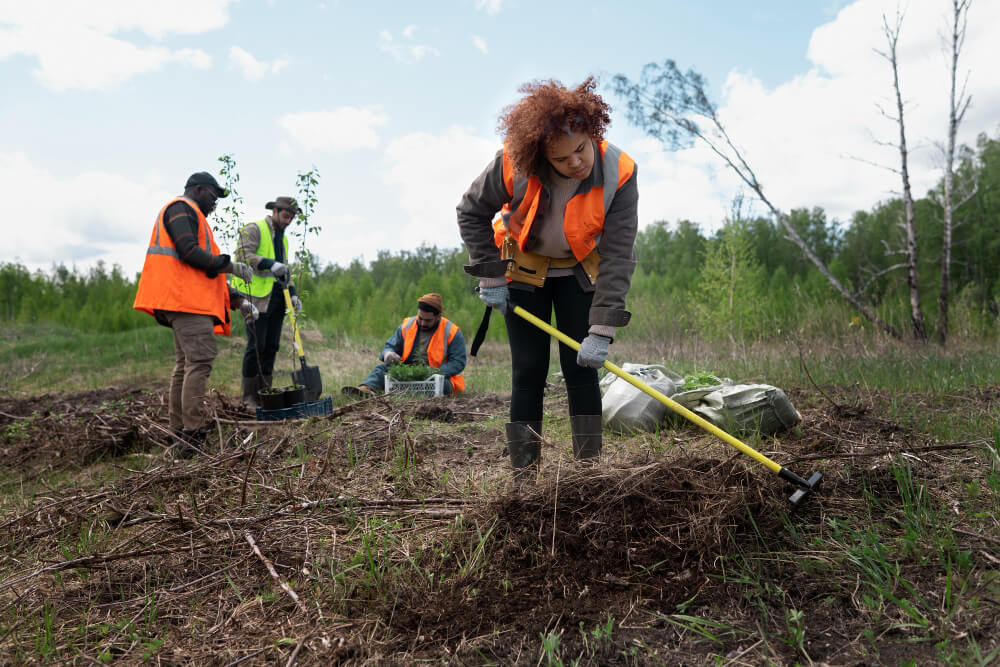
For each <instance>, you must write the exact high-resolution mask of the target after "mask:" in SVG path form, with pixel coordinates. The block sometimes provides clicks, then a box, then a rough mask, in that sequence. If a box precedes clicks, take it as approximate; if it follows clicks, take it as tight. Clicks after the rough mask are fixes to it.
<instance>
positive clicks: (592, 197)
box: [493, 141, 635, 261]
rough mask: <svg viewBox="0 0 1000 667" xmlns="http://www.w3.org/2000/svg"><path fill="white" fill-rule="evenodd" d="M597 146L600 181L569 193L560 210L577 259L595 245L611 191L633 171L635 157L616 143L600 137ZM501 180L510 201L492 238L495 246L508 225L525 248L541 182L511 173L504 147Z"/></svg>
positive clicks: (499, 242)
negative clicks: (602, 179) (564, 207)
mask: <svg viewBox="0 0 1000 667" xmlns="http://www.w3.org/2000/svg"><path fill="white" fill-rule="evenodd" d="M598 150H599V153H600V158H601V165H600V167H599V166H598V164H597V160H595V161H594V168H595V169H598V168H600V169H601V170H602V172H603V175H604V184H603V185H597V186H594V187H592V188H590V190H588V191H587V192H582V193H578V194H575V195H573V197H572V198H571V199H570V200H569V201H568V202H566V211H565V213H564V214H563V232H564V233H565V234H566V240H567V241H568V242H569V247H570V250H572V251H573V256H574V257H576V259H577V261H580V260H582V259H583V258H584V257H586V256H587V255H589V254H590V251H591V250H593V249H594V246H596V245H597V241H598V240H599V239H600V238H601V232H603V231H604V216H605V215H606V214H607V212H608V209H610V208H611V202H612V201H613V200H614V198H615V193H616V192H617V191H618V189H619V188H620V187H621V186H623V185H624V184H625V182H626V181H627V180H628V179H629V178H631V177H632V174H633V173H634V172H635V161H634V160H632V158H631V157H629V155H628V153H626V152H625V151H623V150H622V149H620V148H618V147H617V146H615V145H613V144H609V143H608V142H607V141H602V142H601V143H600V144H598ZM503 182H504V185H505V186H506V188H507V194H508V195H510V196H511V201H510V202H509V203H507V204H504V206H503V209H501V215H500V217H499V218H497V220H496V221H495V222H494V224H493V240H494V241H495V242H496V244H497V247H498V248H499V247H500V246H501V245H502V244H503V239H504V236H506V233H507V231H508V227H509V231H510V234H511V236H513V237H514V240H516V241H517V245H518V247H519V248H520V249H521V250H525V247H524V244H525V243H526V242H527V240H528V237H529V235H530V233H531V224H532V223H533V222H534V220H535V216H536V215H537V213H538V205H539V199H540V197H541V194H542V182H541V181H540V180H538V177H537V176H531V177H529V178H524V177H522V176H515V175H514V165H513V163H512V162H511V161H510V158H509V157H507V151H506V149H505V150H504V152H503ZM504 221H506V225H505V224H504Z"/></svg>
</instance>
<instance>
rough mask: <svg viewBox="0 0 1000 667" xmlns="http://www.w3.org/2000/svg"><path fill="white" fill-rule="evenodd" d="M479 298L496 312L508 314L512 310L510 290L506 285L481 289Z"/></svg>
mask: <svg viewBox="0 0 1000 667" xmlns="http://www.w3.org/2000/svg"><path fill="white" fill-rule="evenodd" d="M479 298H480V299H482V301H483V303H485V304H486V305H487V306H489V307H490V308H492V309H494V310H499V311H500V312H501V313H506V312H507V310H508V309H509V308H510V303H509V302H510V288H509V287H507V286H506V285H501V286H499V287H480V288H479Z"/></svg>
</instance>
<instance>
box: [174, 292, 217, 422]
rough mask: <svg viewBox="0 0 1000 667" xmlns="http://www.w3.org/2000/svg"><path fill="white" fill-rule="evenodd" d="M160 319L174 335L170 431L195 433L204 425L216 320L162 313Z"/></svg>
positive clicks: (215, 348)
mask: <svg viewBox="0 0 1000 667" xmlns="http://www.w3.org/2000/svg"><path fill="white" fill-rule="evenodd" d="M163 318H164V319H165V320H166V321H167V322H168V323H169V324H170V328H171V329H173V332H174V354H175V357H176V360H177V363H176V365H175V366H174V374H173V375H172V376H171V378H170V399H169V414H170V428H171V429H173V430H175V431H179V430H181V429H185V430H188V431H197V430H199V429H202V428H204V427H205V426H206V424H207V421H208V420H207V418H206V414H205V399H206V397H207V395H208V393H207V387H208V376H209V375H210V374H211V372H212V362H213V361H215V355H216V354H217V353H218V348H217V347H216V344H215V331H214V329H215V319H214V318H213V317H211V316H210V315H196V314H194V313H179V312H174V311H164V313H163Z"/></svg>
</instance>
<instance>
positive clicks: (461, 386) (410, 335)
mask: <svg viewBox="0 0 1000 667" xmlns="http://www.w3.org/2000/svg"><path fill="white" fill-rule="evenodd" d="M400 326H401V327H402V329H403V356H402V357H401V358H400V361H406V360H407V359H408V358H409V356H410V352H412V351H413V342H414V341H415V340H417V330H418V329H419V328H420V327H418V326H417V318H416V316H414V317H407V318H406V319H405V320H403V324H401V325H400ZM458 331H459V329H458V325H457V324H455V323H454V322H452V321H451V320H449V319H447V318H444V317H442V318H441V321H440V322H438V327H437V329H435V330H434V335H433V336H431V339H430V342H428V343H427V363H428V364H430V365H431V366H433V367H434V368H440V367H441V364H443V363H444V362H445V361H447V356H448V347H447V346H448V345H450V344H451V341H453V340H454V339H455V334H457V333H458ZM445 339H447V342H445ZM448 379H449V380H451V393H453V394H457V393H459V392H461V391H464V390H465V380H464V379H463V378H462V376H461V375H452V376H451V377H450V378H448Z"/></svg>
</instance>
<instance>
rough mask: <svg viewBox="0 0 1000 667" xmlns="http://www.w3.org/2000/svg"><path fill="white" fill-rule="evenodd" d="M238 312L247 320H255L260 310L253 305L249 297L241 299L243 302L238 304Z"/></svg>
mask: <svg viewBox="0 0 1000 667" xmlns="http://www.w3.org/2000/svg"><path fill="white" fill-rule="evenodd" d="M240 312H241V313H243V319H245V320H246V321H248V322H256V321H257V318H258V317H260V310H258V309H257V306H255V305H253V303H252V302H251V301H250V299H243V303H241V304H240Z"/></svg>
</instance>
